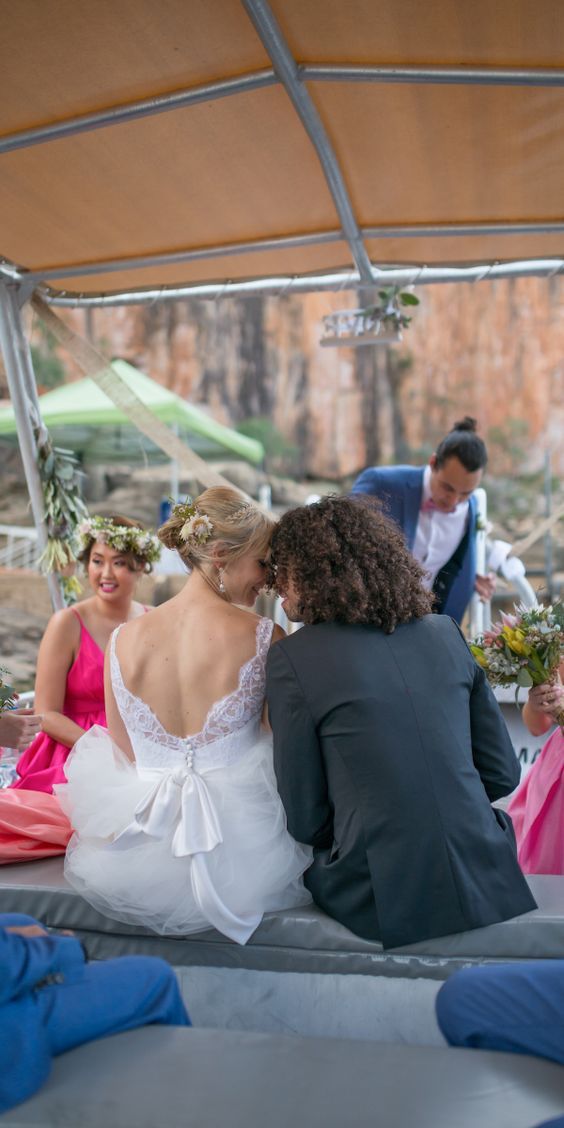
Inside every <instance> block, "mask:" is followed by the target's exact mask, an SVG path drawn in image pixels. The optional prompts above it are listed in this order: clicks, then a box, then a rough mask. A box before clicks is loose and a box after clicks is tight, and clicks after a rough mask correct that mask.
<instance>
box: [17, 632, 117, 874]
mask: <svg viewBox="0 0 564 1128" xmlns="http://www.w3.org/2000/svg"><path fill="white" fill-rule="evenodd" d="M74 614H75V615H76V616H77V619H78V620H79V621H80V644H79V649H78V654H77V656H76V658H75V660H74V662H73V664H72V666H71V668H70V670H69V672H68V674H67V689H66V694H65V701H64V705H63V713H64V714H65V717H69V718H70V720H71V721H75V723H76V724H77V725H80V727H81V728H83V729H89V728H92V726H93V725H104V726H105V724H106V714H105V711H104V654H103V651H101V650H100V647H99V646H98V644H97V643H96V642H94V639H93V638H92V635H91V634H90V633H89V632H88V631H87V629H86V627H85V626H84V623H83V622H82V619H81V618H80V615H78V614H77V613H76V611H75V612H74ZM69 752H70V748H67V746H66V744H59V743H58V742H57V741H56V740H53V738H52V737H50V736H47V733H45V732H40V733H39V734H38V736H36V738H35V740H34V741H33V742H32V743H31V744H30V746H29V748H26V750H25V752H24V753H23V754H22V756H20V759H19V760H18V764H17V772H18V775H19V777H20V778H19V779H18V780H17V781H16V782H15V783H13V784H11V786H10V787H8V788H6V789H4V790H0V865H7V864H8V863H9V862H26V861H36V860H37V859H38V858H48V857H51V856H52V855H54V854H64V853H65V850H66V848H67V844H68V841H69V839H70V837H71V835H72V826H71V824H70V822H69V820H68V818H67V816H66V815H65V814H64V813H63V811H62V810H61V807H60V805H59V801H58V799H56V797H55V796H54V795H53V794H52V788H53V784H55V783H65V782H66V778H65V774H64V765H65V761H66V759H67V757H68V755H69Z"/></svg>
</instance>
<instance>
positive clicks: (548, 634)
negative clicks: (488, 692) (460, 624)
mask: <svg viewBox="0 0 564 1128" xmlns="http://www.w3.org/2000/svg"><path fill="white" fill-rule="evenodd" d="M470 650H471V651H472V654H473V655H474V658H475V659H476V661H477V662H478V664H479V665H480V666H481V667H482V669H484V670H485V672H486V675H487V678H488V681H489V682H490V683H491V684H492V685H515V686H516V687H517V688H516V695H515V696H516V698H517V696H518V694H519V689H520V688H521V687H523V688H524V689H531V687H532V686H534V685H544V684H545V683H546V682H549V683H553V682H555V681H556V679H557V677H558V667H559V665H560V662H561V661H562V657H563V655H564V604H563V603H562V602H561V601H560V600H559V601H557V602H556V603H553V604H551V605H550V606H549V607H543V605H542V603H541V604H539V605H538V606H537V607H529V608H526V607H523V606H519V607H516V608H515V614H514V615H504V614H503V613H502V615H501V620H500V622H499V623H495V624H494V626H493V627H492V628H491V630H489V631H485V632H484V634H483V635H482V636H481V637H480V638H478V639H476V641H475V642H473V643H471V644H470ZM556 719H557V722H558V724H559V725H561V726H562V727H564V711H561V712H560V713H559V714H558V716H557V718H556Z"/></svg>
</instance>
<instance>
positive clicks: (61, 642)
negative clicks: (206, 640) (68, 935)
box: [0, 516, 158, 862]
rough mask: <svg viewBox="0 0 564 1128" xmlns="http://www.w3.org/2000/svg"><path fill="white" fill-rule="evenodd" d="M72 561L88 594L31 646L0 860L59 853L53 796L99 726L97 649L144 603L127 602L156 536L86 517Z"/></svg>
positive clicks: (1, 804)
mask: <svg viewBox="0 0 564 1128" xmlns="http://www.w3.org/2000/svg"><path fill="white" fill-rule="evenodd" d="M80 529H81V540H82V551H81V553H80V555H79V560H80V561H81V562H82V564H83V565H84V567H85V569H86V573H87V576H88V581H89V583H90V586H91V588H92V590H93V592H94V594H93V595H92V596H91V597H90V598H89V599H85V600H84V601H83V602H82V603H81V604H80V606H79V609H78V610H77V609H74V608H65V609H64V610H63V611H57V612H56V613H55V614H54V615H53V617H52V618H51V619H50V621H49V623H48V626H47V630H46V631H45V634H44V636H43V639H42V641H41V645H40V647H39V654H38V659H37V678H36V684H35V712H36V714H39V715H40V717H41V727H42V731H41V732H39V733H38V735H37V736H36V737H35V739H34V740H33V741H32V743H31V744H30V745H29V747H28V748H27V749H26V750H25V752H24V753H23V755H22V756H21V757H20V759H19V761H18V764H17V768H16V770H17V773H18V779H17V780H16V781H15V782H14V783H13V784H11V786H10V788H8V789H6V790H5V791H0V862H8V861H15V860H17V859H19V858H21V857H26V858H37V857H44V856H46V855H48V854H58V853H64V850H65V848H66V844H67V842H68V839H69V837H70V834H71V828H70V826H69V823H68V820H67V819H66V818H65V816H64V815H63V812H62V811H61V809H60V807H59V804H58V801H57V800H56V799H55V797H54V795H53V786H54V784H56V783H64V782H65V774H64V765H65V762H66V759H67V757H68V755H69V752H70V750H71V748H72V747H73V745H74V744H75V743H76V741H77V740H78V739H79V737H81V736H82V735H83V733H85V732H86V731H87V730H88V729H90V728H91V727H92V726H93V725H102V726H105V725H106V714H105V708H104V651H105V648H106V645H107V643H108V641H109V638H110V635H111V634H112V632H113V631H114V630H115V628H116V627H117V626H119V625H120V623H125V622H129V620H131V619H136V618H137V617H138V616H139V615H142V614H143V613H144V611H145V610H146V608H144V607H143V605H142V604H140V603H137V602H135V601H134V599H133V594H134V589H135V584H136V582H137V579H138V577H139V575H140V574H141V573H142V572H144V571H147V570H149V571H150V568H151V563H152V561H153V560H154V559H156V557H157V555H158V541H157V540H156V538H155V537H152V536H151V535H150V534H149V533H147V532H146V531H145V530H144V529H142V528H141V527H140V526H139V525H136V524H135V523H134V522H133V521H130V520H129V518H127V517H120V516H113V517H109V518H102V517H93V518H90V519H89V520H88V521H86V522H84V523H83V525H81V527H80Z"/></svg>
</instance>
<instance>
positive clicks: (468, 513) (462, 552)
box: [352, 416, 494, 622]
mask: <svg viewBox="0 0 564 1128" xmlns="http://www.w3.org/2000/svg"><path fill="white" fill-rule="evenodd" d="M487 460H488V456H487V451H486V446H485V443H484V441H483V439H481V438H479V436H478V435H477V434H476V420H475V419H471V418H470V417H469V416H466V417H465V418H464V419H462V420H460V421H459V422H457V423H455V424H454V427H453V429H452V431H450V432H449V434H448V435H446V437H445V438H444V439H443V440H442V442H441V443H439V446H438V447H437V450H436V451H435V453H434V454H433V455H431V458H430V459H429V464H428V465H427V466H424V467H423V466H422V467H415V466H382V467H379V466H374V467H369V468H368V469H367V470H364V471H363V472H362V474H360V476H359V477H358V478H357V480H356V482H355V483H354V485H353V488H352V493H353V494H370V495H372V496H373V497H377V498H379V499H380V500H381V502H382V504H383V506H384V512H385V513H387V515H388V516H389V517H391V518H392V519H393V520H394V521H395V522H396V524H397V525H399V526H400V528H401V529H402V531H403V533H404V536H405V539H406V542H407V546H408V548H409V549H410V551H411V552H412V553H413V555H414V556H415V558H416V560H418V561H419V563H420V564H421V565H422V567H423V568H424V569H425V571H426V573H427V586H428V587H429V588H432V590H433V592H434V594H435V607H434V610H435V611H438V612H440V613H441V614H444V615H451V616H452V618H453V619H456V620H457V622H461V620H462V618H463V616H464V612H465V611H466V608H467V606H468V603H469V602H470V599H471V597H472V595H473V593H474V591H477V592H478V595H479V596H480V597H481V598H482V599H490V598H491V596H492V594H493V590H494V580H493V577H492V576H491V575H488V576H479V575H477V573H476V531H477V509H476V499H475V498H474V497H473V496H472V495H473V492H474V490H475V489H476V487H477V486H479V485H480V482H481V480H482V475H483V472H484V468H485V466H486V463H487Z"/></svg>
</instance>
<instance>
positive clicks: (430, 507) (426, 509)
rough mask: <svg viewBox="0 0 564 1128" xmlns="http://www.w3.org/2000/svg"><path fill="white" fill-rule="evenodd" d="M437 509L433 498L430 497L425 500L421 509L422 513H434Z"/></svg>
mask: <svg viewBox="0 0 564 1128" xmlns="http://www.w3.org/2000/svg"><path fill="white" fill-rule="evenodd" d="M436 509H437V506H436V505H435V502H434V501H433V498H432V497H429V498H427V501H424V502H423V505H422V506H421V509H420V513H433V512H434V511H435V510H436Z"/></svg>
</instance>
